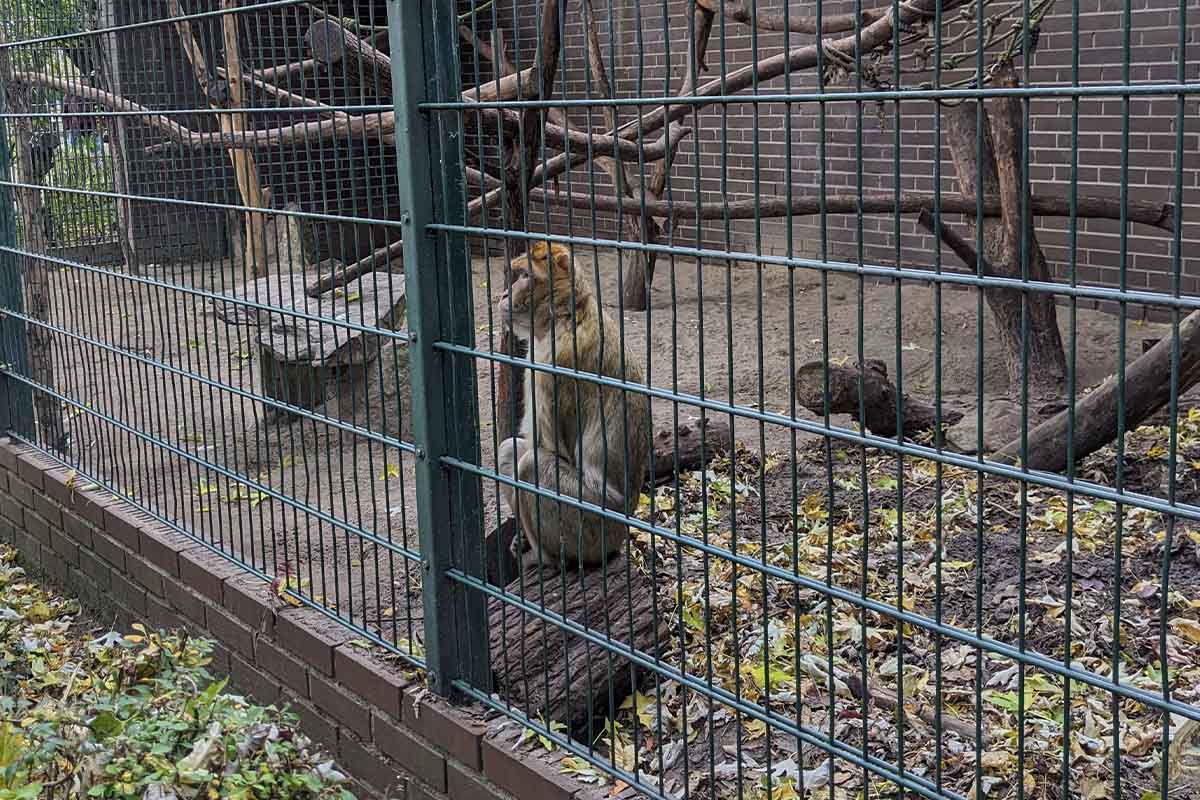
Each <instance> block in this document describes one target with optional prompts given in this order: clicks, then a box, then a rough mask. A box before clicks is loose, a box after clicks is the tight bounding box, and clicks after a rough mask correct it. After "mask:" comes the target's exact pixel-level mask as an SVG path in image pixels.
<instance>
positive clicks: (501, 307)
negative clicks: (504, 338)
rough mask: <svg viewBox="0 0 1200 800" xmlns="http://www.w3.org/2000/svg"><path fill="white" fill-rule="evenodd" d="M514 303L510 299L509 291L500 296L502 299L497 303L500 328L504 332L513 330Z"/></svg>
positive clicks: (506, 290)
mask: <svg viewBox="0 0 1200 800" xmlns="http://www.w3.org/2000/svg"><path fill="white" fill-rule="evenodd" d="M512 311H513V308H512V301H511V300H510V299H509V294H508V289H505V290H504V293H503V294H501V295H500V299H499V300H498V301H496V316H497V317H499V318H500V327H501V329H503V330H506V331H511V330H512Z"/></svg>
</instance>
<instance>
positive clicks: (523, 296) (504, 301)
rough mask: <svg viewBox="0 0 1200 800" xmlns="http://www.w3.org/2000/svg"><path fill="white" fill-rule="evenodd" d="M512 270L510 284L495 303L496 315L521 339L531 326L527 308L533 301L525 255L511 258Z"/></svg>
mask: <svg viewBox="0 0 1200 800" xmlns="http://www.w3.org/2000/svg"><path fill="white" fill-rule="evenodd" d="M510 269H511V271H512V286H510V287H509V288H508V290H507V291H505V292H504V294H502V295H500V300H499V301H498V302H497V303H496V315H497V316H498V317H500V320H501V324H503V326H504V327H505V328H508V329H509V330H511V331H512V332H513V333H515V334H516V335H517V336H519V337H520V338H522V339H528V338H529V336H530V333H531V332H532V331H531V328H530V324H529V310H530V308H531V307H532V305H533V303H532V300H533V295H534V291H533V287H534V279H533V276H532V275H531V274H530V268H529V259H528V258H527V257H525V256H521V257H520V258H515V259H513V262H512V264H511V266H510Z"/></svg>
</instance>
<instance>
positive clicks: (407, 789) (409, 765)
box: [0, 438, 599, 800]
mask: <svg viewBox="0 0 1200 800" xmlns="http://www.w3.org/2000/svg"><path fill="white" fill-rule="evenodd" d="M68 476H69V472H68V470H67V469H65V468H63V467H61V466H59V465H57V464H55V463H53V462H52V461H51V460H49V459H48V458H46V457H45V456H43V455H41V454H40V453H38V452H37V451H35V450H33V449H32V448H29V447H27V446H25V445H23V444H20V443H17V442H14V441H12V440H11V439H8V438H0V542H7V543H9V544H11V545H13V546H14V547H15V548H16V549H17V551H18V552H19V553H20V556H21V559H22V563H24V564H25V565H26V566H29V567H31V568H33V569H34V570H38V571H41V572H42V573H44V574H45V576H46V577H48V578H49V579H51V580H52V581H53V582H55V583H58V584H59V585H61V586H62V587H64V588H66V589H67V590H68V591H70V592H72V593H73V594H74V595H75V596H77V597H78V598H79V600H80V601H81V602H82V603H83V604H84V605H86V606H89V607H91V608H94V609H97V610H103V611H106V612H111V613H113V614H114V615H115V617H116V619H117V620H118V621H119V623H120V624H122V625H126V626H127V625H129V624H130V623H132V622H134V621H145V622H148V623H150V624H151V625H154V626H157V627H160V628H167V629H182V630H187V631H189V632H191V633H193V634H196V635H201V636H205V637H207V638H211V639H213V640H215V642H216V645H215V648H214V652H213V664H212V665H211V669H212V671H213V672H214V673H216V674H219V675H229V676H230V682H231V684H232V685H234V686H236V687H237V688H238V689H239V690H240V691H243V692H245V693H246V694H247V695H249V696H250V697H252V698H254V700H256V701H257V702H261V703H286V704H288V705H290V706H291V708H292V709H293V710H294V711H295V712H296V713H297V714H298V715H299V717H300V724H301V728H302V729H303V730H304V732H305V733H306V734H307V735H308V736H310V737H311V738H312V739H313V740H314V741H316V742H318V743H319V744H321V745H323V746H324V747H325V748H327V749H328V750H329V751H330V752H331V753H333V754H334V755H335V756H336V758H337V760H338V763H339V765H340V767H341V768H342V769H343V770H345V771H346V772H347V773H348V774H349V775H351V776H352V777H353V779H354V781H355V788H356V793H357V794H358V795H359V796H360V797H361V798H368V797H370V798H374V797H387V798H388V800H396V798H405V797H407V798H410V799H411V800H439V799H444V798H447V797H449V798H454V800H507V799H508V798H512V797H516V798H519V799H520V800H527V799H528V800H534V798H536V799H537V800H542V799H543V798H545V800H566V798H572V797H579V798H584V797H592V796H599V792H598V791H597V790H595V789H590V788H589V787H585V786H583V785H582V784H580V783H577V782H575V781H572V780H570V779H568V778H567V777H566V776H564V775H562V774H560V773H559V772H558V771H557V770H555V769H553V768H552V767H551V766H550V765H549V764H547V763H545V762H544V761H542V760H541V759H539V758H537V757H536V756H535V755H531V754H526V753H516V752H513V748H512V746H511V745H510V744H507V743H498V742H496V741H494V740H493V737H492V736H491V735H489V733H488V729H487V727H486V726H485V725H483V724H482V723H480V722H478V721H477V720H475V719H472V718H471V717H470V716H469V715H468V714H466V713H464V712H463V711H461V710H459V709H457V708H455V707H453V706H451V705H449V704H447V703H444V702H443V701H441V700H440V699H436V698H433V697H432V695H428V694H426V693H425V692H424V689H423V687H422V686H420V685H417V684H413V683H412V682H410V681H409V680H407V679H406V678H405V677H404V676H403V675H402V674H401V673H400V671H399V670H397V669H396V668H395V667H394V666H393V665H391V664H389V663H388V662H387V661H385V660H383V659H382V658H380V657H379V656H378V655H376V654H374V653H372V652H370V651H367V650H364V649H361V648H360V647H357V646H356V645H355V644H352V643H351V640H352V639H354V638H355V637H354V633H353V632H352V631H350V630H347V629H344V628H341V627H340V626H338V625H337V623H335V622H333V621H332V620H330V619H329V618H328V617H326V616H324V615H323V614H321V613H320V612H318V611H316V610H314V609H309V608H293V607H291V606H285V607H279V605H278V603H277V601H275V600H274V599H273V598H272V597H271V596H270V591H269V587H268V586H267V585H266V584H265V583H263V582H262V581H260V580H258V579H257V578H254V577H253V576H250V575H247V574H246V573H245V572H244V571H242V570H241V569H239V568H238V567H237V566H236V565H234V564H232V563H231V562H229V561H227V560H225V559H223V558H222V557H221V556H220V555H218V554H216V553H214V552H212V551H211V550H209V549H208V548H206V547H204V546H203V545H201V544H198V543H197V542H195V541H193V540H192V539H190V538H188V537H186V536H183V535H182V534H180V533H178V532H176V531H172V530H170V529H169V528H168V527H167V526H165V525H163V524H162V523H160V522H159V521H157V520H155V519H153V518H152V517H150V516H149V515H147V514H145V513H143V512H141V511H138V510H137V509H136V508H134V507H132V506H131V505H130V504H128V503H126V502H125V501H123V500H120V499H116V498H113V497H112V496H111V495H110V494H108V493H107V492H105V491H103V490H98V491H97V490H92V491H83V490H81V489H79V488H77V487H75V486H74V485H73V483H74V481H73V480H71V479H70V478H69V477H68Z"/></svg>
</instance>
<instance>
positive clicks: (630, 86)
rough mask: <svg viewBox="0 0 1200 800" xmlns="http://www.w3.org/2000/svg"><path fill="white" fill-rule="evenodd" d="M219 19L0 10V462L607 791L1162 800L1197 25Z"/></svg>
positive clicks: (1178, 664)
mask: <svg viewBox="0 0 1200 800" xmlns="http://www.w3.org/2000/svg"><path fill="white" fill-rule="evenodd" d="M227 6H228V4H226V5H223V4H220V3H210V4H208V5H197V4H194V3H191V2H185V3H184V4H183V6H182V7H179V6H177V5H176V4H175V3H167V2H164V3H153V4H145V3H138V4H135V3H129V4H124V3H120V2H113V3H107V4H106V3H101V4H100V7H99V12H98V13H96V12H93V11H91V10H88V9H85V8H83V7H82V6H80V7H79V8H75V7H74V6H72V5H70V4H66V3H56V4H52V10H48V11H47V10H39V9H41V6H39V5H38V4H35V3H31V2H28V0H8V4H7V5H5V3H4V0H0V11H4V12H5V15H4V19H7V20H13V22H8V23H4V24H5V26H6V27H4V31H5V40H6V44H5V45H4V47H3V48H2V49H0V53H3V54H4V56H6V58H7V63H6V64H3V63H0V69H3V70H4V72H2V73H0V80H2V81H3V83H4V87H5V106H4V112H5V114H4V117H3V119H4V123H5V126H6V130H7V133H6V139H5V141H6V142H8V144H9V146H8V148H6V152H7V153H9V157H10V159H12V158H13V156H15V161H13V163H12V166H11V167H10V168H9V170H8V172H7V173H6V179H5V180H4V182H3V186H4V187H5V189H6V191H7V193H8V199H7V201H6V202H5V203H3V208H4V211H5V214H6V216H4V217H0V245H2V246H0V253H3V254H4V255H5V258H4V261H3V269H4V272H3V273H0V291H3V305H2V306H0V308H2V309H3V310H4V312H5V317H4V324H5V325H6V327H5V328H4V329H3V336H4V338H3V344H4V347H5V350H4V354H5V355H4V358H3V361H4V362H5V364H4V367H3V368H2V369H0V376H2V377H3V380H4V381H5V387H6V389H8V390H9V395H10V399H9V400H8V406H7V415H8V419H7V424H8V426H9V427H10V428H11V429H13V430H14V431H15V432H16V434H17V435H18V436H20V437H21V438H23V439H25V440H26V441H30V442H32V443H34V444H35V445H37V446H39V447H41V448H42V449H44V450H47V451H48V452H53V453H56V454H58V457H59V458H60V459H61V460H62V461H64V463H66V464H68V465H69V466H70V467H72V468H74V469H76V470H77V471H78V473H79V475H80V476H81V477H80V481H81V482H85V481H95V482H97V483H99V484H101V485H103V486H104V487H106V490H108V491H111V492H113V493H115V494H118V495H122V496H125V497H127V498H129V499H130V500H131V501H132V502H134V503H136V504H138V505H139V506H141V507H142V508H144V509H146V510H147V511H149V512H151V513H153V514H154V515H156V516H158V517H159V518H161V519H164V520H166V521H167V522H169V523H170V524H172V525H174V526H175V527H177V528H178V529H179V530H180V531H182V532H184V533H186V534H188V535H190V536H193V537H195V538H196V539H198V540H199V541H201V542H203V543H205V544H207V545H209V546H210V547H212V548H213V549H215V550H217V551H219V552H221V553H223V554H225V555H226V556H228V557H229V558H230V559H232V560H234V561H235V562H237V563H239V564H241V565H242V566H243V567H245V568H246V569H248V570H250V571H251V572H253V573H255V574H257V575H258V576H259V577H262V578H264V579H266V578H271V579H275V578H279V579H281V580H282V582H283V585H284V586H285V587H286V588H287V591H285V594H286V595H287V596H289V597H292V598H293V599H294V600H295V601H296V602H300V603H305V604H308V605H312V606H315V607H317V608H321V609H323V610H325V611H326V612H327V613H329V614H330V615H331V616H332V617H334V618H335V619H337V620H339V621H341V622H343V623H344V624H346V625H349V626H351V627H352V628H353V629H354V630H356V631H358V632H359V633H360V634H362V635H364V636H366V637H367V638H369V639H371V640H373V641H375V642H377V643H381V644H384V645H385V646H388V647H390V648H392V649H394V650H396V651H397V652H399V653H401V654H402V655H403V656H404V657H406V658H407V659H409V660H410V661H412V662H414V663H416V664H419V665H422V666H424V667H425V668H426V677H427V679H428V681H429V683H430V685H431V687H432V688H433V689H434V690H435V691H437V692H439V693H441V694H448V695H449V694H457V695H458V696H459V697H466V698H468V699H470V700H472V701H474V702H477V703H480V704H483V705H485V706H487V707H488V708H489V709H490V710H491V711H492V712H494V713H495V714H496V715H497V716H508V717H511V718H513V719H516V720H518V721H519V722H520V723H521V725H520V726H511V727H510V728H508V733H507V734H503V733H502V734H501V736H502V738H503V736H504V735H508V736H510V737H511V738H513V739H514V741H513V742H512V746H514V747H526V748H530V749H535V750H539V749H540V750H554V751H561V752H562V753H563V754H565V755H566V758H564V759H562V760H561V762H559V766H560V768H561V769H562V770H563V771H564V772H567V773H569V774H571V775H574V776H576V777H578V778H580V779H582V780H584V781H585V782H590V783H593V784H595V783H604V784H605V785H606V789H605V790H604V791H605V792H606V793H609V794H610V795H611V796H621V793H622V792H624V791H631V792H633V791H636V792H640V793H643V794H645V795H648V796H652V797H671V798H677V797H714V798H715V797H754V798H772V799H773V800H775V799H782V798H790V797H798V796H810V797H826V796H827V797H830V798H839V797H866V796H888V797H899V796H909V795H912V796H923V797H930V798H940V797H985V796H988V797H1025V796H1028V797H1080V798H1097V797H1139V798H1145V797H1155V796H1157V797H1160V798H1166V797H1174V796H1180V797H1183V796H1190V794H1189V793H1195V792H1200V775H1197V770H1196V767H1195V763H1194V762H1195V760H1196V758H1197V747H1198V745H1196V744H1193V743H1192V742H1193V741H1194V738H1195V731H1196V730H1197V729H1198V725H1200V706H1198V699H1197V698H1198V694H1197V693H1198V691H1200V672H1198V671H1197V670H1196V668H1195V664H1196V663H1197V654H1198V653H1200V649H1198V646H1200V608H1198V607H1197V604H1196V602H1195V599H1194V595H1195V591H1196V588H1197V587H1200V550H1198V549H1197V547H1198V544H1197V543H1198V542H1200V532H1198V531H1200V529H1198V528H1197V523H1198V522H1200V505H1198V504H1197V502H1196V480H1195V474H1194V473H1195V470H1196V468H1197V465H1200V450H1198V448H1200V411H1198V410H1197V409H1196V408H1195V406H1194V403H1193V400H1192V397H1193V393H1192V392H1191V391H1190V390H1191V389H1192V387H1193V385H1194V384H1195V383H1196V382H1197V379H1198V378H1200V369H1197V366H1196V359H1197V357H1198V354H1200V349H1198V348H1200V341H1198V339H1197V337H1198V336H1200V318H1197V317H1194V316H1193V315H1194V314H1195V313H1196V310H1197V309H1198V308H1200V300H1198V299H1197V296H1196V293H1195V286H1194V283H1195V265H1194V263H1193V262H1192V260H1191V258H1190V250H1191V248H1190V247H1189V246H1188V245H1189V243H1191V242H1192V241H1193V240H1194V239H1195V238H1196V229H1195V227H1194V225H1193V224H1192V223H1191V221H1190V219H1189V217H1190V216H1191V214H1190V209H1191V205H1192V204H1193V201H1194V197H1193V193H1194V191H1195V187H1196V185H1197V182H1196V178H1197V163H1196V161H1195V152H1196V147H1197V139H1196V136H1197V134H1196V133H1195V132H1194V131H1192V130H1190V128H1191V127H1192V126H1191V125H1190V124H1189V121H1190V120H1191V119H1192V118H1194V115H1195V99H1194V97H1195V94H1196V91H1197V89H1196V87H1197V84H1196V73H1195V68H1194V67H1193V66H1192V65H1191V63H1190V62H1189V59H1188V44H1189V30H1188V25H1187V22H1188V18H1189V14H1194V10H1192V9H1189V8H1188V5H1187V3H1186V2H1179V3H1174V2H1170V0H1152V2H1150V3H1149V4H1141V5H1139V6H1136V7H1135V5H1134V4H1133V3H1132V0H1124V2H1122V0H1112V2H1110V1H1109V0H1100V1H1099V2H1093V3H1091V4H1085V3H1084V2H1083V0H1072V1H1071V2H1067V0H1058V2H1057V3H1055V2H1032V0H1025V2H1018V3H1011V4H1004V5H1003V6H1001V5H997V4H994V3H991V4H989V3H966V2H954V3H949V2H945V3H938V2H934V0H910V2H903V3H902V2H898V1H897V2H893V3H882V4H880V5H879V6H877V7H876V6H872V7H866V6H864V5H863V4H862V3H860V2H854V3H850V2H836V3H834V2H827V3H820V2H818V3H815V4H813V3H804V4H801V3H797V2H787V1H786V0H759V1H758V2H754V0H741V1H739V2H733V1H732V0H725V2H721V1H720V0H654V1H653V2H637V0H579V1H578V2H574V0H572V2H565V1H564V0H490V2H467V1H466V0H464V2H460V3H450V2H448V0H421V2H417V3H412V4H407V3H404V4H401V3H395V2H393V3H382V2H380V3H375V4H372V3H368V2H365V0H364V1H363V2H358V3H349V2H347V3H342V4H340V5H339V6H338V7H337V8H336V9H334V8H333V7H332V6H333V4H329V5H328V6H327V7H325V8H324V10H318V9H317V8H315V7H314V6H313V5H310V4H307V3H299V2H290V1H286V2H262V3H257V4H255V5H253V6H247V7H239V8H237V9H236V10H233V9H231V8H229V7H227ZM89 8H90V7H89ZM1134 12H1137V13H1134ZM106 14H107V16H106ZM818 32H820V33H818ZM232 41H236V42H237V43H238V47H237V48H236V49H235V51H234V56H235V58H234V59H233V61H231V59H230V55H231V49H230V47H229V43H230V42H232ZM76 45H78V46H79V47H76ZM81 52H87V53H91V54H92V55H91V56H90V58H91V61H88V62H87V63H86V64H81V63H79V62H80V61H82V60H84V59H82V58H81V57H79V56H78V55H75V56H72V53H76V54H78V53H81ZM238 60H240V65H239V64H237V63H235V62H236V61H238ZM151 65H153V66H151ZM198 65H200V66H198ZM235 73H237V74H240V75H241V76H242V77H241V79H240V80H237V81H234V82H233V83H232V84H231V83H230V81H229V80H228V77H229V76H230V75H231V74H235ZM113 95H119V96H120V98H123V100H121V101H118V100H116V99H114V97H113ZM72 97H77V98H78V97H82V99H83V100H84V101H86V104H85V105H86V107H85V108H84V110H82V111H70V110H67V109H66V108H65V106H64V105H63V104H65V103H66V101H67V100H68V99H70V98H72ZM131 104H136V106H133V105H131ZM71 120H80V121H83V120H90V122H88V123H87V124H86V125H81V124H75V125H74V127H72V130H76V131H78V132H77V133H73V134H70V135H69V136H68V135H67V134H66V133H62V131H63V130H64V129H65V127H66V126H67V123H68V122H70V121H71ZM90 125H94V126H95V127H94V131H95V132H93V128H89V127H88V126H90ZM51 132H58V133H59V136H60V138H61V139H62V141H63V142H64V144H60V146H59V148H58V149H57V150H56V151H55V155H54V166H53V168H52V169H51V170H50V171H48V172H39V171H38V170H37V169H36V168H35V167H36V165H37V163H36V160H35V159H34V158H33V156H32V154H34V153H36V152H37V141H38V140H37V137H38V136H43V137H44V136H45V135H46V134H49V133H51ZM68 165H71V166H69V167H68ZM106 246H107V247H106ZM405 297H406V299H407V302H406V303H405V302H400V301H401V299H402V298H405ZM397 303H399V304H398V305H396V304H397ZM298 341H299V342H303V346H302V347H298V345H297V343H298ZM301 351H302V352H301ZM60 420H61V422H60ZM410 420H411V421H410ZM532 542H536V543H537V545H536V546H533V547H527V546H526V545H527V544H529V543H532ZM518 729H520V730H518ZM502 730H503V729H502ZM520 731H526V732H529V731H532V732H536V733H537V734H538V735H539V736H536V737H534V736H528V735H526V734H525V733H521V732H520ZM518 739H519V741H518Z"/></svg>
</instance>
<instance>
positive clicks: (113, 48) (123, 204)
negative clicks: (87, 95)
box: [97, 0, 140, 273]
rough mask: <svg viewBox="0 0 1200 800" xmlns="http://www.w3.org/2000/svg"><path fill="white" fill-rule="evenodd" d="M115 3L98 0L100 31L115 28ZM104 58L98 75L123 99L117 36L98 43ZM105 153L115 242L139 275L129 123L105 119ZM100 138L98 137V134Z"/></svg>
mask: <svg viewBox="0 0 1200 800" xmlns="http://www.w3.org/2000/svg"><path fill="white" fill-rule="evenodd" d="M117 2H118V0H101V2H100V7H99V9H98V10H99V12H100V14H99V18H100V27H101V28H115V27H116V26H117V24H118V21H117V9H116V4H117ZM101 48H102V52H103V58H101V59H100V64H101V68H100V70H101V75H102V76H103V79H104V83H105V84H106V85H107V87H108V91H110V92H112V93H113V94H115V95H117V96H118V97H124V96H125V87H124V84H123V81H122V80H121V46H120V44H119V43H118V40H117V34H116V33H115V32H114V33H110V34H108V35H107V36H104V37H103V38H102V40H101ZM106 125H107V127H108V149H109V152H110V153H112V171H113V190H114V191H115V192H116V193H117V195H118V196H117V199H116V206H117V241H118V242H119V243H120V245H121V255H122V257H123V258H124V259H125V268H126V269H127V270H129V271H130V272H132V273H137V272H139V271H140V270H139V262H138V255H137V243H136V239H135V237H134V227H133V204H132V202H131V201H130V200H129V199H128V198H129V195H131V194H132V192H131V191H130V181H129V171H130V169H129V168H130V164H129V154H130V151H129V123H128V121H127V120H126V118H125V117H124V116H122V115H120V114H116V115H113V116H111V117H108V118H107V120H106ZM97 135H99V134H97Z"/></svg>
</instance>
